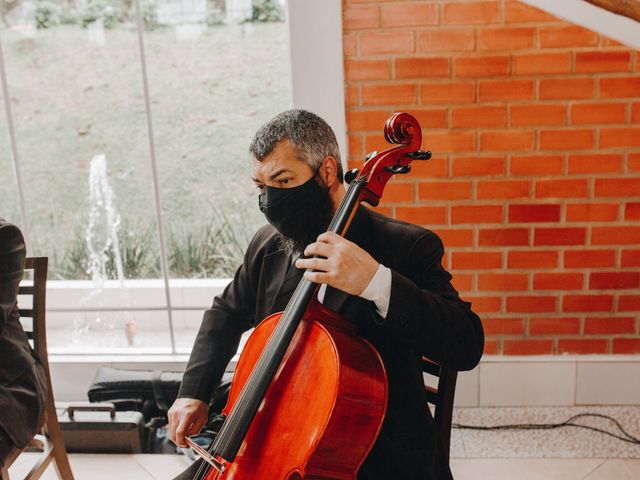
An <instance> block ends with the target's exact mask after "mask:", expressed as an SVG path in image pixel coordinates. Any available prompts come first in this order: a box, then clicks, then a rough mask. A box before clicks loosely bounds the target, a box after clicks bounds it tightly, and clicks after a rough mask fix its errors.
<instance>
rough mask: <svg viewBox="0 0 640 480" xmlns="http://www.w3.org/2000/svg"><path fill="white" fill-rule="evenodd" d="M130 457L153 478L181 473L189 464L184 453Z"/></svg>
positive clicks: (168, 476) (162, 477)
mask: <svg viewBox="0 0 640 480" xmlns="http://www.w3.org/2000/svg"><path fill="white" fill-rule="evenodd" d="M132 457H133V458H134V459H135V460H136V461H137V462H138V463H139V464H140V465H141V466H142V468H144V469H145V470H146V471H147V472H148V473H149V474H150V475H151V476H152V477H153V478H157V479H170V478H174V477H175V476H176V475H178V474H179V473H182V472H183V471H184V470H186V469H187V467H188V466H189V465H191V461H189V460H188V459H187V458H186V457H185V456H184V455H149V454H139V455H132Z"/></svg>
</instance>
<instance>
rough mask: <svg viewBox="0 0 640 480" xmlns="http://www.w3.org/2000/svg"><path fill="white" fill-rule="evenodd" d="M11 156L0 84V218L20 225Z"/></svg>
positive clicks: (18, 204)
mask: <svg viewBox="0 0 640 480" xmlns="http://www.w3.org/2000/svg"><path fill="white" fill-rule="evenodd" d="M12 159H13V156H12V153H11V143H10V137H9V126H8V125H7V114H6V111H5V103H4V96H3V95H2V86H1V85H0V172H2V175H0V178H2V181H0V218H3V219H4V220H6V221H7V222H11V223H13V224H15V225H18V226H19V227H22V217H21V216H20V199H19V198H18V188H17V185H16V181H15V176H14V174H13V160H12Z"/></svg>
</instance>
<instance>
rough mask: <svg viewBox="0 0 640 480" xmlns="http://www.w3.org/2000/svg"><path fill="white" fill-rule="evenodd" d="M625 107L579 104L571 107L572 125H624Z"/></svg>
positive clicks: (620, 104) (616, 104)
mask: <svg viewBox="0 0 640 480" xmlns="http://www.w3.org/2000/svg"><path fill="white" fill-rule="evenodd" d="M626 111H627V106H626V105H625V104H624V103H580V104H576V105H573V106H572V107H571V123H573V124H574V125H600V124H603V123H625V117H626Z"/></svg>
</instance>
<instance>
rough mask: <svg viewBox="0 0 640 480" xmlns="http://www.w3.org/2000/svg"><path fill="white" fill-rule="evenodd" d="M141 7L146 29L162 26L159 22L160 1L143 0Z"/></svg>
mask: <svg viewBox="0 0 640 480" xmlns="http://www.w3.org/2000/svg"><path fill="white" fill-rule="evenodd" d="M140 9H141V12H140V13H141V14H142V21H143V22H144V28H145V30H155V29H156V28H158V27H159V26H160V23H159V22H158V2H157V1H156V0H141V3H140Z"/></svg>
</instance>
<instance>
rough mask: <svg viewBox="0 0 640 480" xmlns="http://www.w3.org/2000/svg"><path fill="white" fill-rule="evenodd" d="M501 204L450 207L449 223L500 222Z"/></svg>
mask: <svg viewBox="0 0 640 480" xmlns="http://www.w3.org/2000/svg"><path fill="white" fill-rule="evenodd" d="M501 221H502V206H501V205H459V206H456V205H454V206H452V207H451V223H453V224H456V223H473V224H475V223H500V222H501Z"/></svg>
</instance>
